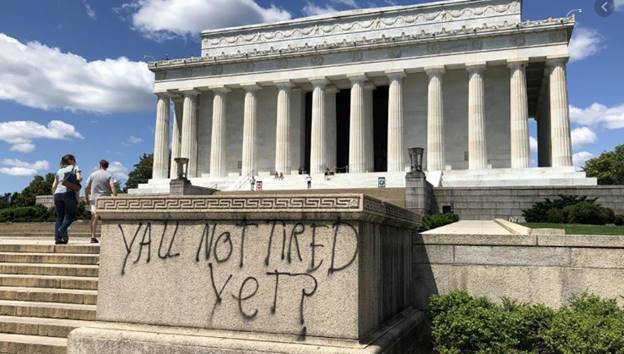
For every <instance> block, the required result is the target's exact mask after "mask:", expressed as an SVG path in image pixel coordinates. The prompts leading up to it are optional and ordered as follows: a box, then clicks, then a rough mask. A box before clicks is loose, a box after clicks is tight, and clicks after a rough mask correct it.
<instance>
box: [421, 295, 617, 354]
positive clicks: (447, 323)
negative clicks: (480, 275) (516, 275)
mask: <svg viewBox="0 0 624 354" xmlns="http://www.w3.org/2000/svg"><path fill="white" fill-rule="evenodd" d="M428 316H429V318H430V320H431V324H432V337H433V340H434V346H435V349H436V350H437V351H438V352H440V353H622V352H624V310H623V309H621V308H619V307H618V306H617V303H616V301H615V300H603V299H600V298H599V297H597V296H592V295H587V294H582V295H578V296H575V297H572V298H571V299H570V301H569V305H567V306H564V307H562V308H561V309H559V310H554V309H551V308H548V307H546V306H544V305H529V304H522V303H517V302H514V301H511V300H508V299H503V301H502V304H495V303H494V302H492V301H490V300H487V299H485V298H481V297H473V296H470V295H469V294H468V293H466V292H465V291H454V292H451V293H450V294H448V295H442V296H437V295H434V296H432V297H431V299H430V302H429V309H428Z"/></svg>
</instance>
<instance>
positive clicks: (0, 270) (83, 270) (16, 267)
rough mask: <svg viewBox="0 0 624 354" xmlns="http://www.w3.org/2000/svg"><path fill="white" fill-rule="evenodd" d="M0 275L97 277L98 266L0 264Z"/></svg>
mask: <svg viewBox="0 0 624 354" xmlns="http://www.w3.org/2000/svg"><path fill="white" fill-rule="evenodd" d="M0 274H32V275H61V276H70V277H97V276H98V266H97V265H92V264H42V263H0Z"/></svg>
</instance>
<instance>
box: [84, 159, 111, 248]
mask: <svg viewBox="0 0 624 354" xmlns="http://www.w3.org/2000/svg"><path fill="white" fill-rule="evenodd" d="M110 195H112V196H115V197H116V196H117V188H116V187H115V180H114V179H113V175H112V174H111V173H110V172H108V161H106V160H101V161H100V168H99V169H98V170H97V171H95V172H93V173H92V174H91V175H90V176H89V178H88V179H87V185H86V186H85V200H86V202H87V205H90V206H91V243H98V240H97V238H96V237H95V230H96V228H97V221H98V218H99V217H98V215H97V210H96V204H97V199H98V198H99V197H108V196H110Z"/></svg>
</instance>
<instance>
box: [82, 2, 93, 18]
mask: <svg viewBox="0 0 624 354" xmlns="http://www.w3.org/2000/svg"><path fill="white" fill-rule="evenodd" d="M82 4H83V5H84V7H85V11H86V12H87V16H89V17H91V19H92V20H95V11H94V10H93V8H92V7H91V5H89V3H88V2H87V0H82Z"/></svg>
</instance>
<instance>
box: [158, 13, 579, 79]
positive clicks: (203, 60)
mask: <svg viewBox="0 0 624 354" xmlns="http://www.w3.org/2000/svg"><path fill="white" fill-rule="evenodd" d="M574 25H575V20H574V17H568V18H549V19H545V20H537V21H524V22H522V23H519V24H513V25H509V24H507V25H494V26H487V25H486V26H482V27H478V28H468V27H463V28H461V29H458V30H455V31H446V30H444V28H442V30H440V31H438V32H421V33H416V34H410V35H406V34H402V35H401V36H398V37H385V36H382V37H380V38H370V39H360V40H357V41H353V42H346V43H337V44H327V45H318V46H314V47H311V46H303V47H300V48H290V49H288V50H279V51H278V50H271V49H269V50H265V51H257V52H255V53H252V54H249V53H247V54H233V55H223V56H218V57H192V58H180V59H169V60H161V61H156V62H150V63H149V68H150V70H152V71H160V70H169V69H176V68H189V67H200V66H209V65H214V64H229V63H237V62H249V61H254V60H266V59H284V58H289V57H298V56H305V55H322V54H327V53H333V52H342V51H352V50H362V49H368V48H383V47H393V46H398V45H411V44H419V43H428V42H437V41H449V40H457V39H464V38H465V39H477V38H483V37H492V36H500V35H521V34H526V33H531V32H540V31H548V30H567V38H565V39H564V41H569V39H570V35H571V32H572V28H573V27H574Z"/></svg>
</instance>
